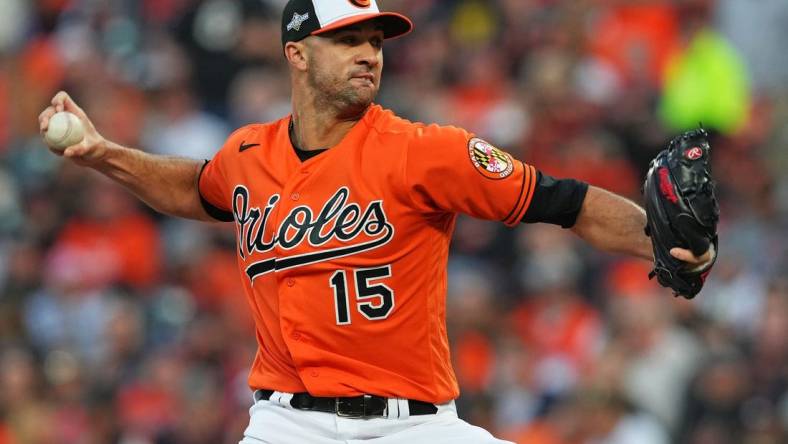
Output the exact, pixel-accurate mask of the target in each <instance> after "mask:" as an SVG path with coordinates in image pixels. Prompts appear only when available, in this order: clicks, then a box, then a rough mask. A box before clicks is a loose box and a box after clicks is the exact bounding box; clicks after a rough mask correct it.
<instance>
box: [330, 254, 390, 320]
mask: <svg viewBox="0 0 788 444" xmlns="http://www.w3.org/2000/svg"><path fill="white" fill-rule="evenodd" d="M348 273H353V274H354V276H353V278H354V279H353V281H354V283H355V285H354V287H355V288H354V289H353V292H354V293H355V294H354V295H353V296H354V299H355V301H356V304H355V305H356V310H357V311H358V312H359V313H361V315H362V316H364V317H365V318H367V319H369V320H370V321H380V320H383V319H386V318H388V317H389V315H390V314H391V312H392V311H394V290H392V289H391V288H390V287H389V286H387V285H386V284H384V283H382V282H375V281H379V280H380V279H384V278H387V277H390V276H391V265H386V266H383V267H377V268H360V269H356V270H353V271H352V272H350V271H345V270H337V271H336V272H334V274H333V275H331V279H330V280H329V283H330V285H331V288H332V289H333V290H334V311H335V312H336V321H337V325H349V324H350V323H351V319H350V306H351V303H350V298H351V295H350V293H351V292H350V289H349V288H348V280H347V275H348Z"/></svg>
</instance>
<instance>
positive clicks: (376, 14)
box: [282, 0, 413, 46]
mask: <svg viewBox="0 0 788 444" xmlns="http://www.w3.org/2000/svg"><path fill="white" fill-rule="evenodd" d="M367 20H376V21H378V23H380V24H381V25H382V26H383V38H386V39H390V38H392V37H399V36H401V35H405V34H407V33H409V32H410V31H411V30H413V22H411V21H410V19H409V18H407V17H405V16H404V15H402V14H397V13H396V12H380V10H379V9H378V4H377V1H376V0H290V1H288V2H287V5H285V9H284V12H283V13H282V46H284V45H285V43H287V42H297V41H299V40H303V39H305V38H307V37H309V36H310V35H319V34H322V33H324V32H328V31H332V30H335V29H339V28H342V27H344V26H349V25H352V24H355V23H360V22H364V21H367Z"/></svg>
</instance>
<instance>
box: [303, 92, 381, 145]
mask: <svg viewBox="0 0 788 444" xmlns="http://www.w3.org/2000/svg"><path fill="white" fill-rule="evenodd" d="M367 109H369V108H367ZM367 109H365V110H362V111H361V112H358V113H354V114H352V115H343V113H341V112H340V110H337V109H335V108H334V107H332V106H325V104H323V105H321V104H319V103H318V101H317V100H315V98H314V97H304V96H303V95H301V94H297V95H294V97H293V135H294V136H295V141H296V143H297V144H298V147H299V148H300V149H302V150H305V151H311V150H319V149H326V148H331V147H333V146H335V145H338V144H339V142H341V141H342V139H344V138H345V136H346V135H347V133H349V132H350V130H351V129H353V127H354V126H355V125H356V123H357V122H358V121H359V120H361V118H362V117H364V114H365V113H366V111H367ZM345 114H346V113H345Z"/></svg>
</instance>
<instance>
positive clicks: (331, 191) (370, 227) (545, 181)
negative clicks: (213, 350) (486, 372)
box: [40, 0, 714, 444]
mask: <svg viewBox="0 0 788 444" xmlns="http://www.w3.org/2000/svg"><path fill="white" fill-rule="evenodd" d="M411 29H412V24H411V21H410V20H409V19H408V18H407V17H405V16H403V15H400V14H396V13H391V12H380V11H379V10H378V6H377V4H376V2H375V0H290V1H289V2H288V3H287V5H286V6H285V8H284V12H283V16H282V46H283V52H284V57H285V61H286V63H287V64H288V66H289V69H290V77H291V82H292V91H293V92H292V113H291V114H290V115H288V116H286V117H284V118H282V119H280V120H278V121H275V122H270V123H261V124H253V125H248V126H245V127H243V128H240V129H238V130H237V131H235V132H234V133H233V134H231V135H230V136H229V138H228V139H227V141H226V143H225V144H224V146H222V147H221V149H220V150H219V151H218V152H217V153H216V155H215V156H214V157H213V159H211V160H209V161H196V160H190V159H181V158H171V157H161V156H155V155H151V154H147V153H144V152H142V151H139V150H134V149H130V148H125V147H122V146H119V145H118V144H116V143H113V142H111V141H109V140H107V139H105V138H103V137H102V136H101V135H100V134H99V133H98V132H97V131H96V129H95V128H94V126H93V125H92V123H91V122H90V120H89V119H88V116H86V115H85V113H84V112H83V111H82V110H81V109H80V108H79V107H78V106H77V105H76V104H75V103H74V102H73V101H72V100H71V98H70V97H69V96H68V95H67V94H66V93H64V92H61V93H58V94H57V95H56V96H55V97H54V98H53V100H52V105H51V106H50V107H49V108H47V109H46V110H45V111H44V112H43V113H42V114H41V117H40V128H41V130H42V131H46V129H47V124H48V119H49V117H51V116H52V115H53V114H54V113H55V112H57V111H62V110H67V111H71V112H73V113H75V114H76V115H77V116H78V117H79V118H80V120H81V121H82V123H83V125H84V127H85V138H84V140H83V141H82V142H80V143H79V144H76V145H73V146H70V147H68V148H66V149H65V151H63V152H61V151H56V150H53V151H55V152H56V153H58V154H62V155H64V156H65V157H66V158H68V159H71V160H73V161H74V162H77V163H79V164H81V165H84V166H88V167H91V168H94V169H96V170H98V171H100V172H101V173H103V174H105V175H106V176H108V177H110V178H112V179H114V180H115V181H117V182H118V183H120V184H122V185H124V186H125V187H126V188H128V189H129V190H130V191H131V192H132V193H134V194H135V195H137V196H138V197H139V198H140V199H142V200H143V201H145V202H146V203H147V204H148V205H150V206H151V207H153V208H154V209H156V210H158V211H160V212H162V213H166V214H170V215H174V216H180V217H187V218H192V219H198V220H204V221H217V220H218V221H223V222H231V223H233V224H234V226H235V230H236V239H237V243H236V246H235V249H236V254H237V256H238V270H239V277H240V279H241V280H242V281H243V285H244V289H245V293H246V299H247V302H248V304H249V307H250V312H251V314H252V316H253V317H254V321H255V326H256V338H257V344H258V350H257V355H256V356H255V358H254V363H253V364H252V368H251V372H250V374H249V386H250V388H251V390H252V391H253V398H254V404H253V406H252V408H251V410H250V423H249V426H248V428H247V429H246V431H245V433H244V436H243V438H242V440H241V443H242V444H256V443H283V444H292V443H307V444H340V443H351V442H361V441H363V442H368V443H376V444H386V443H432V444H435V443H447V444H449V443H450V444H461V443H468V444H480V443H496V442H498V443H500V442H503V441H501V440H498V439H496V438H494V437H493V436H492V435H491V434H490V433H489V432H487V431H485V430H483V429H481V428H478V427H475V426H472V425H470V424H468V423H466V422H464V421H462V420H460V419H459V418H458V417H457V413H456V409H455V406H454V401H453V400H454V399H455V398H457V396H458V395H459V389H458V385H457V380H456V378H455V375H454V372H453V370H452V367H451V363H450V362H451V361H450V357H449V345H448V343H447V335H446V327H445V299H446V263H447V257H448V251H449V242H450V240H451V235H452V230H453V228H454V223H455V220H456V217H457V214H458V213H464V214H468V215H471V216H474V217H478V218H483V219H488V220H498V221H501V222H502V223H504V224H506V225H507V226H510V227H514V226H517V225H518V224H520V223H524V222H525V223H533V222H546V223H551V224H557V225H560V226H562V227H564V228H570V229H572V230H573V231H574V232H575V233H576V234H577V235H579V236H581V237H582V238H583V239H585V240H587V241H588V242H590V243H591V244H593V245H594V246H596V247H599V248H601V249H604V250H607V251H611V252H619V253H625V254H629V255H634V256H638V257H641V258H644V259H647V260H653V258H654V254H653V251H652V249H653V248H656V247H655V246H653V245H652V240H651V239H650V238H649V237H648V236H646V234H645V233H644V227H646V225H647V218H646V213H645V211H644V210H642V209H641V208H640V207H638V206H637V205H635V204H634V203H632V202H630V201H628V200H625V199H624V198H621V197H619V196H616V195H614V194H611V193H609V192H606V191H604V190H601V189H599V188H595V187H593V186H589V185H588V184H585V183H581V182H579V181H576V180H571V179H565V180H558V179H554V178H552V177H550V176H548V175H546V174H544V173H542V172H540V171H539V170H538V169H536V168H535V167H534V166H532V165H527V164H525V163H523V162H521V161H519V160H517V159H515V158H514V157H512V156H511V155H509V154H508V153H506V152H504V151H502V150H500V149H498V148H496V147H495V146H493V145H492V144H490V143H488V142H487V141H485V140H484V139H483V138H482V137H481V136H480V135H476V134H471V133H469V132H468V131H465V130H463V129H461V128H455V127H443V126H438V125H427V124H422V123H414V122H409V121H407V120H405V119H402V118H400V117H397V116H396V115H395V114H394V113H392V112H391V111H388V110H386V109H383V108H382V107H380V106H378V105H376V104H374V103H373V100H374V99H375V95H376V93H377V92H378V88H379V86H380V82H381V74H382V70H383V42H384V40H386V39H389V38H394V37H399V36H402V35H404V34H407V33H409V32H410V31H411ZM701 154H706V152H704V153H701ZM658 176H659V177H660V178H661V177H667V176H665V174H661V175H659V174H658ZM670 185H671V184H670V183H667V184H664V183H659V184H657V186H656V189H657V190H663V191H664V190H667V188H666V187H668V186H670ZM651 188H654V187H650V189H651ZM657 194H658V196H657V197H656V199H659V193H657ZM663 194H664V193H663ZM668 203H670V202H668ZM655 223H656V220H655ZM652 232H653V230H652ZM703 235H704V236H706V237H707V238H708V242H706V243H703V242H700V243H698V244H692V245H693V248H694V250H695V251H694V253H693V251H691V250H690V249H689V246H690V245H689V244H688V243H683V242H682V240H681V237H676V238H675V239H676V245H668V250H669V251H670V253H669V254H668V256H670V257H672V258H673V259H675V260H676V263H678V264H680V267H678V268H677V270H679V271H681V272H684V270H686V272H687V273H695V275H697V276H700V275H701V274H703V273H705V272H706V271H707V269H708V268H709V266H710V264H711V263H712V262H713V256H714V254H713V251H712V246H713V245H714V242H713V239H712V237H713V233H711V234H709V233H706V232H703ZM660 239H663V238H660ZM696 245H701V246H702V247H698V248H695V246H696ZM674 247H682V248H674ZM671 248H672V249H671ZM662 259H663V266H660V267H657V268H658V271H664V270H666V268H665V266H664V261H665V260H668V259H667V258H664V257H663V258H662ZM663 274H664V273H663ZM662 281H663V280H662V279H660V282H662ZM669 281H670V280H669V279H668V280H667V282H669ZM698 290H699V289H698Z"/></svg>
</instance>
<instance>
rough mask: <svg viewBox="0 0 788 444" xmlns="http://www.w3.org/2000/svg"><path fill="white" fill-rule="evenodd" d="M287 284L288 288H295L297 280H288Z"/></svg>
mask: <svg viewBox="0 0 788 444" xmlns="http://www.w3.org/2000/svg"><path fill="white" fill-rule="evenodd" d="M285 284H286V285H287V286H288V287H293V286H295V279H293V278H288V279H287V281H285Z"/></svg>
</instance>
